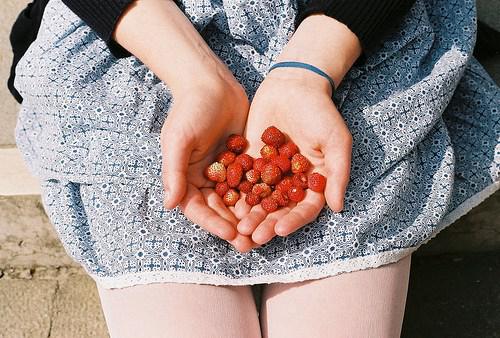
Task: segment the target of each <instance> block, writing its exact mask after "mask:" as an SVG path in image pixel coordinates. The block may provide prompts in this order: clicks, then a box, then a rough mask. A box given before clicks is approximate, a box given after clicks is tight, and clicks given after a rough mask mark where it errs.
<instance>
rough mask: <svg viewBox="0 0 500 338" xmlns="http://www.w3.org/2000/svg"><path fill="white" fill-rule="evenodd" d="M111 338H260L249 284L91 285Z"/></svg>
mask: <svg viewBox="0 0 500 338" xmlns="http://www.w3.org/2000/svg"><path fill="white" fill-rule="evenodd" d="M97 289H98V292H99V297H100V299H101V305H102V308H103V311H104V317H105V319H106V323H107V326H108V330H109V334H110V336H111V338H128V337H131V338H132V337H133V338H171V337H172V338H200V337H203V338H212V337H213V338H235V337H238V338H239V337H241V338H247V337H248V338H260V337H261V334H260V327H259V319H258V314H257V309H256V306H255V302H254V299H253V296H252V291H251V289H250V286H214V285H200V284H181V283H152V284H146V285H137V286H132V287H127V288H122V289H111V290H110V289H104V288H102V287H100V286H99V285H97Z"/></svg>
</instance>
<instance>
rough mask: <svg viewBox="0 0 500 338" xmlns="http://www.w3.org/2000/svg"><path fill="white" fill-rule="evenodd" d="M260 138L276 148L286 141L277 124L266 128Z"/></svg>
mask: <svg viewBox="0 0 500 338" xmlns="http://www.w3.org/2000/svg"><path fill="white" fill-rule="evenodd" d="M260 139H261V140H262V142H264V143H265V144H267V145H270V146H273V147H276V148H278V147H279V146H280V145H282V144H283V143H285V135H283V133H282V132H281V130H279V129H278V128H276V127H275V126H271V127H268V128H266V130H264V132H263V133H262V136H261V137H260Z"/></svg>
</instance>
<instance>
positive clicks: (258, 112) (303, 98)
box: [236, 68, 352, 245]
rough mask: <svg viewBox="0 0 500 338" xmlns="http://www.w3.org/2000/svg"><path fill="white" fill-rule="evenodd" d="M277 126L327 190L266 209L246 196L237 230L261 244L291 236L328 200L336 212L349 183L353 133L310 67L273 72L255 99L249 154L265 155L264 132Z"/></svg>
mask: <svg viewBox="0 0 500 338" xmlns="http://www.w3.org/2000/svg"><path fill="white" fill-rule="evenodd" d="M269 126H276V127H277V128H278V129H280V130H281V131H282V132H284V133H285V134H286V135H287V137H288V138H289V139H291V140H292V141H293V142H294V143H295V144H296V145H297V146H298V147H299V150H300V153H301V154H303V155H304V156H305V157H307V158H308V159H309V160H310V162H311V164H312V171H316V172H319V173H321V174H323V175H324V176H325V177H326V178H327V185H326V189H325V194H324V195H323V194H322V193H317V192H314V191H312V190H310V189H308V190H307V193H306V197H305V198H304V200H302V201H301V202H299V203H297V204H296V205H293V204H291V205H290V206H288V207H285V208H282V209H278V210H277V211H275V212H272V213H270V214H267V212H266V211H265V210H264V209H263V208H262V207H261V206H260V205H257V206H255V207H253V208H250V206H248V205H247V204H246V203H245V202H244V201H243V200H240V201H239V202H238V204H237V205H236V215H241V216H240V217H242V219H241V221H240V222H239V224H238V226H237V229H238V231H239V232H240V233H241V234H245V235H251V236H252V240H253V241H254V242H255V243H258V244H260V245H262V244H264V243H266V242H268V241H269V240H271V239H272V238H273V237H274V236H276V235H280V236H287V235H288V234H290V233H292V232H294V231H296V230H297V229H299V228H300V227H302V226H304V225H305V224H307V223H309V222H311V221H313V220H314V219H315V218H316V217H317V216H318V214H319V212H320V211H321V209H322V208H323V206H324V205H325V197H326V202H327V203H328V205H329V206H330V208H331V209H332V210H333V211H335V212H340V211H341V210H342V208H343V204H344V202H343V200H344V194H345V191H346V188H347V184H348V182H349V173H350V164H351V147H352V137H351V134H350V132H349V130H348V128H347V126H346V124H345V122H344V119H343V118H342V116H341V114H340V113H339V111H338V110H337V108H336V107H335V105H334V103H333V101H332V99H331V90H330V87H329V83H328V81H327V80H326V79H324V78H322V77H320V76H319V75H317V74H314V73H312V72H310V71H308V70H304V69H296V68H277V69H274V70H273V71H271V72H270V73H269V75H268V76H267V77H266V78H265V80H264V81H263V82H262V84H261V85H260V87H259V89H258V90H257V93H256V95H255V97H254V99H253V101H252V104H251V107H250V112H249V116H248V120H247V126H246V134H245V136H246V138H247V139H248V141H249V149H248V153H249V154H250V155H251V156H253V157H254V158H256V157H260V155H259V150H260V148H261V147H262V146H263V145H264V143H263V142H262V141H261V140H260V137H261V134H262V131H263V130H264V129H266V128H267V127H269Z"/></svg>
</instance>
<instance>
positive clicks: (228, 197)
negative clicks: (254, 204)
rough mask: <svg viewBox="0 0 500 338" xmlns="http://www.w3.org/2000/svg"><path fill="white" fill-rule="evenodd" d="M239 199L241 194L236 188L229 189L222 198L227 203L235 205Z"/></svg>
mask: <svg viewBox="0 0 500 338" xmlns="http://www.w3.org/2000/svg"><path fill="white" fill-rule="evenodd" d="M239 199H240V194H239V193H238V192H237V191H236V190H234V189H229V190H228V191H227V192H226V194H225V195H224V198H223V199H222V200H223V201H224V204H225V205H227V206H233V205H235V204H236V202H238V200H239Z"/></svg>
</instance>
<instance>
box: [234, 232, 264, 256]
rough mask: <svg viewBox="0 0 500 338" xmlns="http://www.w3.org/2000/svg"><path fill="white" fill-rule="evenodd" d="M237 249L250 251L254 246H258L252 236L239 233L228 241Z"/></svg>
mask: <svg viewBox="0 0 500 338" xmlns="http://www.w3.org/2000/svg"><path fill="white" fill-rule="evenodd" d="M228 242H229V243H230V244H231V245H232V246H234V248H235V249H236V250H238V251H239V252H243V253H245V252H248V251H250V250H252V249H253V248H254V247H256V246H258V245H257V244H256V243H254V242H253V241H252V239H251V237H250V236H246V235H242V234H237V235H236V237H235V238H234V239H232V240H230V241H228Z"/></svg>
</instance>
